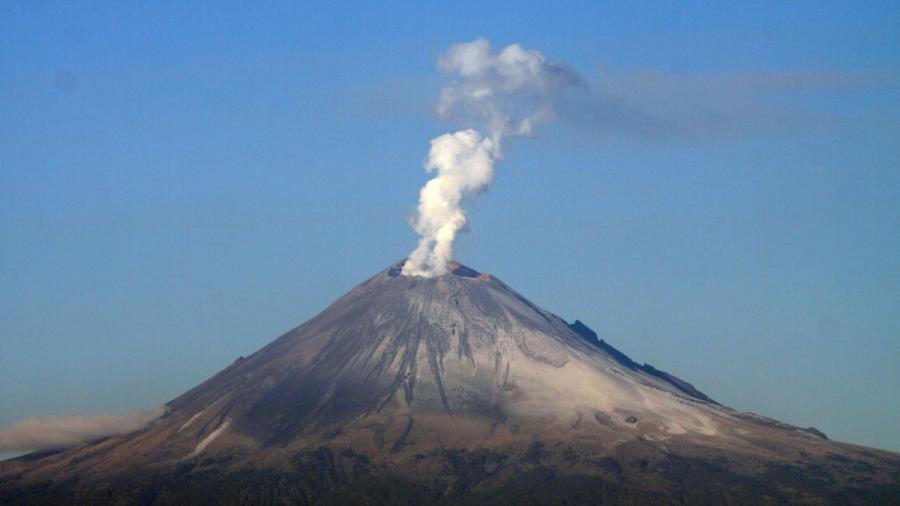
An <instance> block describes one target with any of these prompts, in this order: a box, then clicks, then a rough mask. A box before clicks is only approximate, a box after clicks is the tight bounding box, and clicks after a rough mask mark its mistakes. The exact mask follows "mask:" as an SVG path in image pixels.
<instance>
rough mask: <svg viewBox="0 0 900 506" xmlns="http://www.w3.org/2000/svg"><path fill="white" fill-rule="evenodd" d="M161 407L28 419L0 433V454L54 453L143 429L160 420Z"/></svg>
mask: <svg viewBox="0 0 900 506" xmlns="http://www.w3.org/2000/svg"><path fill="white" fill-rule="evenodd" d="M164 412H165V408H164V407H163V406H159V407H156V408H154V409H151V410H148V411H145V410H141V409H133V410H131V411H129V412H128V413H126V414H124V415H112V414H107V413H101V414H96V415H80V414H69V415H63V416H46V417H29V418H25V419H23V420H21V421H19V422H16V423H15V424H13V425H10V426H9V427H6V428H5V429H0V452H27V451H39V450H56V449H61V448H67V447H70V446H75V445H77V444H79V443H83V442H85V441H90V440H93V439H98V438H101V437H105V436H111V435H113V434H124V433H127V432H132V431H135V430H138V429H142V428H144V427H145V426H146V425H147V424H148V423H150V422H152V421H153V420H155V419H156V418H159V417H160V416H162V414H163V413H164Z"/></svg>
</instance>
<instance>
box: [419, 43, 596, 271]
mask: <svg viewBox="0 0 900 506" xmlns="http://www.w3.org/2000/svg"><path fill="white" fill-rule="evenodd" d="M437 67H438V70H440V71H441V72H443V73H446V74H450V75H453V76H455V80H454V81H452V82H451V83H450V84H449V85H448V86H447V87H445V88H444V89H443V91H442V92H441V96H440V100H439V101H438V104H437V114H438V115H439V116H440V117H442V118H445V119H450V120H455V121H457V122H460V123H462V124H463V125H464V126H466V127H468V128H465V129H463V130H460V131H458V132H455V133H447V134H444V135H441V136H439V137H437V138H435V139H432V141H431V150H430V151H429V153H428V161H427V162H426V163H425V170H426V171H427V172H429V173H430V172H436V173H437V175H436V176H435V177H434V178H433V179H431V180H430V181H428V183H427V184H426V185H425V186H424V187H423V188H422V190H421V191H420V192H419V205H418V208H417V215H416V217H415V219H414V220H413V222H412V226H413V229H414V230H415V231H416V233H418V234H419V244H418V247H417V248H416V249H415V250H414V251H413V252H412V253H410V255H409V259H408V260H407V262H406V264H404V266H403V274H406V275H419V276H425V277H432V276H440V275H442V274H444V273H446V272H447V264H448V263H449V262H450V260H452V258H453V240H454V239H455V238H456V235H457V234H458V233H459V232H460V231H462V230H465V228H466V225H467V224H468V221H467V219H466V214H465V211H464V209H463V204H464V201H465V199H466V198H467V197H470V196H473V195H477V194H478V193H481V192H483V191H485V190H486V189H487V188H488V187H489V186H490V185H491V183H492V182H493V181H494V165H495V164H496V162H497V161H498V160H500V158H501V151H500V143H501V141H502V140H503V138H504V137H510V136H524V135H531V134H532V133H533V129H534V127H535V125H536V124H538V123H540V122H542V121H545V120H548V119H551V118H553V116H554V115H555V112H554V110H553V106H552V99H553V97H554V96H555V95H556V94H558V93H559V92H560V91H561V90H562V89H564V88H566V87H570V86H580V85H581V84H582V80H581V78H580V77H579V76H578V74H576V73H575V72H574V71H572V70H570V69H569V68H568V67H566V66H564V65H561V64H558V63H554V62H551V61H548V60H547V59H545V58H544V56H543V55H542V54H541V53H539V52H537V51H535V50H528V49H525V48H523V47H522V46H520V45H519V44H512V45H510V46H507V47H506V48H504V49H503V50H501V51H499V52H494V50H493V48H492V47H491V44H490V42H488V41H487V40H485V39H477V40H474V41H472V42H466V43H462V44H456V45H454V46H452V47H450V49H449V50H447V52H446V53H444V54H443V55H441V56H440V58H438V62H437ZM481 131H486V132H487V134H486V135H485V134H482V133H481Z"/></svg>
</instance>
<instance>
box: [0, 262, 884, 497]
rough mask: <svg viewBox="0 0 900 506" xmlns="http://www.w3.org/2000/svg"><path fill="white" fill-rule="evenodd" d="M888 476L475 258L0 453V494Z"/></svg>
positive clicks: (438, 491) (490, 493) (373, 294)
mask: <svg viewBox="0 0 900 506" xmlns="http://www.w3.org/2000/svg"><path fill="white" fill-rule="evenodd" d="M898 478H900V456H898V455H896V454H892V453H889V452H880V451H877V450H869V449H864V448H860V447H855V446H851V445H845V444H840V443H834V442H831V441H828V440H827V439H825V438H824V437H823V435H821V433H818V432H817V431H814V430H803V429H798V428H796V427H792V426H789V425H786V424H782V423H779V422H776V421H774V420H769V419H766V418H763V417H758V416H756V415H751V414H747V413H740V412H736V411H734V410H731V409H729V408H726V407H723V406H721V405H719V404H717V403H715V402H714V401H712V400H711V399H709V398H708V397H707V396H706V395H704V394H703V393H702V392H700V391H699V390H697V389H696V388H694V387H693V386H692V385H690V384H689V383H687V382H685V381H683V380H681V379H679V378H677V377H675V376H672V375H670V374H668V373H665V372H663V371H659V370H657V369H656V368H654V367H652V366H650V365H647V364H644V365H639V364H637V363H635V362H633V361H632V360H631V359H629V358H628V357H627V356H625V355H624V354H622V353H621V352H619V351H618V350H616V349H615V348H613V347H612V346H610V345H609V344H607V343H605V342H603V341H601V340H598V339H597V338H596V334H594V333H593V331H591V330H590V329H589V328H588V327H587V326H585V325H584V324H582V323H581V322H578V321H576V322H575V323H573V324H569V323H567V322H566V321H564V320H563V319H561V318H559V317H557V316H556V315H553V314H552V313H549V312H547V311H545V310H543V309H540V308H538V307H537V306H535V305H534V304H532V303H530V302H529V301H528V300H526V299H525V298H524V297H522V296H521V295H519V294H518V293H516V292H515V291H514V290H512V289H510V288H509V287H508V286H506V285H505V284H503V283H502V282H500V281H499V280H497V279H496V278H494V277H492V276H489V275H486V274H481V273H479V272H477V271H475V270H473V269H470V268H468V267H464V266H461V265H458V264H455V265H454V269H453V272H452V273H451V274H447V275H444V276H440V277H437V278H428V279H426V278H422V277H410V276H403V275H401V274H400V267H399V264H398V265H395V266H392V267H389V268H388V269H386V270H385V271H383V272H381V273H379V274H378V275H376V276H374V277H373V278H371V279H369V280H368V281H366V282H364V283H362V284H361V285H359V286H358V287H356V288H354V289H353V290H351V291H350V292H349V293H347V294H346V295H344V296H343V297H341V298H340V299H338V300H337V301H335V302H334V303H333V304H332V305H331V306H329V307H328V308H327V309H326V310H325V311H323V312H322V313H321V314H319V315H317V316H316V317H315V318H313V319H311V320H309V321H308V322H306V323H304V324H303V325H301V326H299V327H297V328H296V329H294V330H292V331H290V332H288V333H287V334H285V335H283V336H281V337H279V338H278V339H276V340H275V341H273V342H272V343H270V344H269V345H268V346H266V347H264V348H263V349H261V350H259V351H258V352H257V353H255V354H253V355H252V356H250V357H247V358H241V359H238V360H237V361H236V362H235V363H233V364H232V365H231V366H229V367H228V368H226V369H225V370H223V371H222V372H220V373H219V374H217V375H215V376H214V377H212V378H210V379H209V380H207V381H206V382H204V383H202V384H201V385H199V386H197V387H196V388H194V389H192V390H190V391H188V392H187V393H185V394H184V395H182V396H180V397H178V398H176V399H175V400H173V401H171V402H170V403H169V404H168V405H167V410H166V414H165V415H164V416H163V417H161V418H160V419H158V420H157V421H156V422H155V423H153V424H152V425H151V426H150V427H147V428H146V429H144V430H141V431H138V432H136V433H132V434H128V435H123V436H116V437H111V438H108V439H105V440H102V441H97V442H93V443H90V444H86V445H82V446H81V447H79V448H74V449H70V450H67V451H65V452H61V453H58V454H54V455H50V456H45V457H43V458H39V459H37V460H32V461H27V462H26V461H24V460H20V461H13V462H9V463H4V464H2V465H0V491H2V492H0V502H3V503H4V504H5V503H7V502H16V501H22V500H25V499H27V502H29V503H35V502H40V500H41V499H47V500H48V501H50V502H53V501H57V500H59V499H61V498H69V499H79V500H80V499H84V498H88V499H90V500H93V501H97V502H103V501H105V500H109V501H110V502H113V501H118V500H124V501H126V502H128V501H131V502H135V503H148V504H153V503H159V504H167V503H179V502H184V501H187V500H194V499H198V498H197V497H194V496H193V494H202V495H203V497H205V498H206V499H208V500H211V501H215V502H229V501H231V502H234V503H241V502H244V503H268V502H279V501H291V502H301V503H303V502H329V501H336V502H341V501H343V500H346V499H348V498H355V499H354V502H358V501H363V502H366V501H368V502H385V501H388V502H397V503H414V502H423V501H424V502H439V501H444V502H451V503H457V502H502V501H506V500H508V501H512V502H521V500H523V499H524V498H530V499H536V500H543V501H547V502H557V500H558V499H561V498H567V499H568V500H570V501H571V502H585V503H596V502H597V500H598V499H599V498H606V499H610V500H614V501H622V502H637V503H640V502H648V503H660V502H669V501H675V502H677V501H678V500H688V499H690V500H693V501H695V502H698V501H699V502H718V503H721V502H747V501H751V502H765V501H769V502H775V503H778V502H785V501H786V502H797V501H822V502H826V503H827V502H838V503H839V502H841V501H846V502H860V501H862V502H871V501H884V502H889V501H891V500H896V498H897V497H900V488H898V487H897V485H896V484H897V483H898V482H900V479H898ZM384 493H388V494H389V497H382V496H379V494H384ZM4 494H5V495H4ZM241 498H244V499H241ZM201 499H202V498H201Z"/></svg>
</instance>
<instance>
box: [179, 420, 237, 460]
mask: <svg viewBox="0 0 900 506" xmlns="http://www.w3.org/2000/svg"><path fill="white" fill-rule="evenodd" d="M229 425H231V420H225V423H223V424H222V425H219V426H218V427H217V428H216V430H214V431H212V432H210V433H209V435H207V436H206V437H205V438H203V440H202V441H200V443H199V444H197V447H196V448H194V451H193V452H191V454H190V455H189V456H191V457H193V456H194V455H198V454H199V453H200V452H202V451H203V450H205V449H206V447H207V446H209V445H210V443H212V442H213V441H215V440H216V438H217V437H219V435H221V434H222V433H223V432H225V429H227V428H228V426H229Z"/></svg>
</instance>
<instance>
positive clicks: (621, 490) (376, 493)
mask: <svg viewBox="0 0 900 506" xmlns="http://www.w3.org/2000/svg"><path fill="white" fill-rule="evenodd" d="M537 452H540V449H539V448H538V449H537ZM429 457H430V458H435V459H438V460H439V462H440V464H441V466H442V467H441V472H440V473H439V474H438V476H436V477H434V478H424V479H413V478H411V475H405V476H404V475H402V474H401V473H399V472H396V471H394V472H388V471H387V470H386V469H384V468H378V467H376V466H373V465H371V464H370V462H369V460H368V458H367V457H365V456H363V455H359V454H355V453H353V452H351V451H345V452H343V453H342V454H340V455H334V454H333V453H332V452H331V451H329V450H327V449H324V448H320V449H318V450H316V451H314V452H309V453H305V454H303V455H300V456H298V457H297V458H295V459H294V461H293V462H292V466H291V469H290V470H289V471H286V472H274V471H270V470H263V469H246V470H240V471H223V470H221V469H220V468H217V466H216V462H209V461H208V462H206V463H205V464H206V466H205V467H202V466H203V464H204V463H197V464H183V465H181V466H179V467H178V468H175V469H173V470H172V471H171V472H168V473H165V474H140V475H138V474H134V475H130V476H122V477H120V478H119V479H117V480H116V481H115V482H104V483H86V482H80V481H78V480H74V479H73V480H70V481H67V482H59V483H53V482H43V483H36V484H30V485H27V486H19V487H13V486H12V485H13V484H12V483H6V484H0V504H4V505H14V504H28V505H44V504H46V505H59V504H96V505H106V504H110V505H131V504H134V505H183V504H221V505H257V504H279V505H281V504H285V505H286V504H299V505H303V504H324V505H344V504H373V505H374V504H397V505H406V504H473V505H474V504H515V505H523V504H654V505H656V504H798V503H799V504H803V503H816V504H900V483H898V482H895V484H891V485H883V484H874V483H857V484H850V485H848V484H841V483H839V482H838V481H836V480H835V479H834V477H833V476H831V475H830V474H827V473H821V472H819V473H811V472H810V469H808V468H801V467H793V466H785V465H778V466H776V465H770V466H769V467H768V470H767V471H766V472H764V473H763V474H762V475H760V476H756V477H750V476H744V475H740V474H737V473H735V472H732V471H731V470H729V466H728V465H727V464H726V463H725V462H723V461H721V460H705V459H685V458H678V457H674V456H670V457H668V458H666V459H663V460H658V461H655V462H652V463H651V462H648V461H646V460H635V461H631V462H628V463H625V464H622V463H619V462H617V461H614V460H611V459H599V460H596V461H587V462H579V468H580V469H586V467H584V466H591V468H590V474H587V473H585V474H572V473H570V472H561V471H560V470H559V469H557V468H555V467H551V466H548V465H544V464H542V463H541V462H540V454H539V453H538V455H537V456H536V457H535V458H534V459H532V461H530V462H529V461H519V462H516V463H515V464H513V463H511V462H509V460H508V459H506V458H505V457H504V456H503V455H501V454H498V453H497V452H494V451H489V450H485V451H476V452H468V451H458V450H442V451H441V452H438V453H437V454H435V455H432V456H429ZM424 458H428V457H423V459H424Z"/></svg>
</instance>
